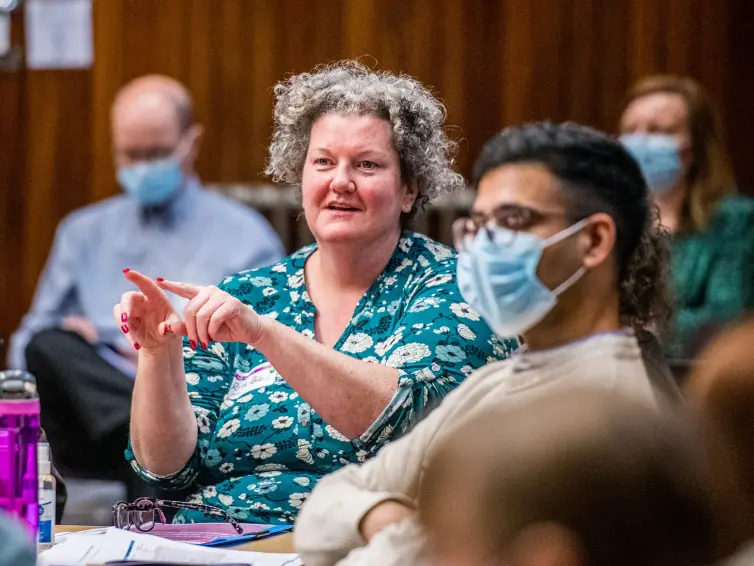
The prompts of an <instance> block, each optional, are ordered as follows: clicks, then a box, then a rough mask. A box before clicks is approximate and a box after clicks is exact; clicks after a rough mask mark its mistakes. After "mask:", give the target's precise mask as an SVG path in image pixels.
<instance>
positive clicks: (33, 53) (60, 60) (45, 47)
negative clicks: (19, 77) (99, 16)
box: [24, 0, 94, 69]
mask: <svg viewBox="0 0 754 566" xmlns="http://www.w3.org/2000/svg"><path fill="white" fill-rule="evenodd" d="M24 15H25V21H24V27H25V28H26V65H27V66H28V67H29V68H30V69H81V68H87V67H90V66H91V65H92V61H93V60H94V42H93V39H92V0H28V1H27V3H26V9H25V13H24Z"/></svg>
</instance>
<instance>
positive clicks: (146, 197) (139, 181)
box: [118, 157, 183, 206]
mask: <svg viewBox="0 0 754 566" xmlns="http://www.w3.org/2000/svg"><path fill="white" fill-rule="evenodd" d="M118 183H120V186H121V187H123V190H124V191H125V192H126V194H128V195H130V196H132V197H133V198H135V199H136V200H137V201H139V203H141V204H142V205H145V206H154V205H158V204H164V203H166V202H167V201H169V200H170V199H171V198H172V197H173V196H174V195H175V193H176V192H177V191H178V189H180V187H181V184H182V183H183V171H182V170H181V164H180V162H179V161H178V159H176V158H175V157H169V158H167V159H160V160H158V161H144V162H141V163H137V164H135V165H131V166H130V167H121V168H119V169H118Z"/></svg>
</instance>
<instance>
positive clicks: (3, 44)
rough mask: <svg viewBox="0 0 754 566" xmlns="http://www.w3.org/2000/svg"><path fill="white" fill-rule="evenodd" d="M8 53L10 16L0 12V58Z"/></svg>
mask: <svg viewBox="0 0 754 566" xmlns="http://www.w3.org/2000/svg"><path fill="white" fill-rule="evenodd" d="M9 51H10V16H9V15H8V14H4V13H2V12H0V57H3V56H4V55H7V54H8V52H9Z"/></svg>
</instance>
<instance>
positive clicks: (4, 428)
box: [0, 370, 39, 541]
mask: <svg viewBox="0 0 754 566" xmlns="http://www.w3.org/2000/svg"><path fill="white" fill-rule="evenodd" d="M38 440H39V397H38V396H37V384H36V381H35V379H34V377H33V376H32V375H31V374H30V373H28V372H25V371H20V370H6V371H3V372H0V508H1V509H3V510H4V511H6V512H7V513H9V514H10V515H15V516H16V517H17V518H18V519H19V520H20V521H21V522H24V523H26V524H27V526H28V528H29V531H30V535H31V537H32V538H33V540H35V541H36V537H37V528H38V526H39V508H38V501H37V498H38V491H39V484H38V482H39V477H38V474H37V441H38Z"/></svg>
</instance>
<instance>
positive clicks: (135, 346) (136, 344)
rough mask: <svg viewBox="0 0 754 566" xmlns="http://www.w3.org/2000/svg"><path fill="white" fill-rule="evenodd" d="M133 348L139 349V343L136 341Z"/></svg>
mask: <svg viewBox="0 0 754 566" xmlns="http://www.w3.org/2000/svg"><path fill="white" fill-rule="evenodd" d="M134 348H136V349H137V350H141V344H139V343H138V342H136V343H134Z"/></svg>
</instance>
